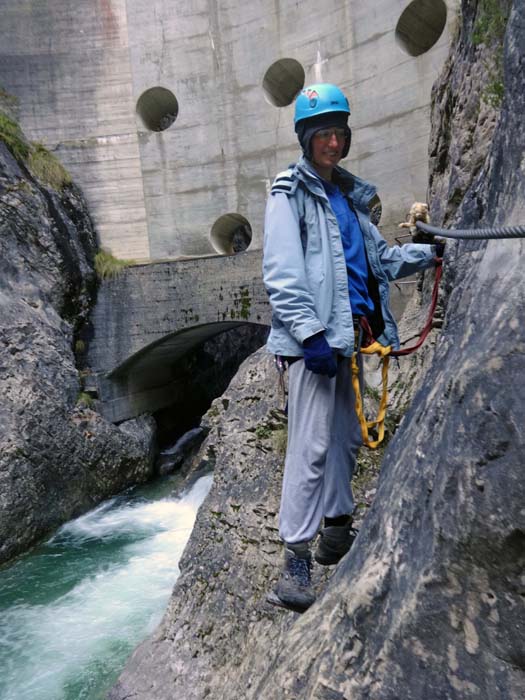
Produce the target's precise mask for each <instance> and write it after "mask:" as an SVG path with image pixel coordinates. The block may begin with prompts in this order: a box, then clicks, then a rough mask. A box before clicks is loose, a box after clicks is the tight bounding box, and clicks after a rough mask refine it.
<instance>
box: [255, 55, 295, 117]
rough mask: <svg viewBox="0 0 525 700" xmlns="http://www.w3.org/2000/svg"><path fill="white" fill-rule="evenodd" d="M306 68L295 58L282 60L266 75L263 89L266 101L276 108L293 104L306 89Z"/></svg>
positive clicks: (273, 64)
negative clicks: (304, 88)
mask: <svg viewBox="0 0 525 700" xmlns="http://www.w3.org/2000/svg"><path fill="white" fill-rule="evenodd" d="M304 81H305V74H304V68H303V67H302V65H301V64H300V63H299V61H296V60H295V58H281V59H279V60H278V61H275V63H272V65H271V66H270V67H269V68H268V70H267V71H266V73H265V74H264V78H263V82H262V88H263V90H264V95H265V97H266V100H267V101H268V102H269V103H270V104H272V105H274V106H275V107H286V105H289V104H291V103H292V102H293V101H294V100H295V98H296V97H297V95H298V94H299V93H300V92H301V90H302V89H303V87H304Z"/></svg>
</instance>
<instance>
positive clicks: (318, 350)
mask: <svg viewBox="0 0 525 700" xmlns="http://www.w3.org/2000/svg"><path fill="white" fill-rule="evenodd" d="M303 350H304V364H305V366H306V369H309V370H310V372H314V373H315V374H326V375H328V377H330V378H332V377H335V375H336V374H337V361H336V359H335V357H334V351H333V350H332V348H331V347H330V346H329V345H328V343H327V342H326V338H325V337H324V332H323V331H321V332H320V333H316V334H315V335H312V336H310V337H309V338H306V340H305V341H304V342H303Z"/></svg>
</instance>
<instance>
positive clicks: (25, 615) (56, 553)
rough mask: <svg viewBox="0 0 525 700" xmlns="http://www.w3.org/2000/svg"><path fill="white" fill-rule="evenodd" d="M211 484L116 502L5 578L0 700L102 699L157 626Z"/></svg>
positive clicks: (72, 526)
mask: <svg viewBox="0 0 525 700" xmlns="http://www.w3.org/2000/svg"><path fill="white" fill-rule="evenodd" d="M211 482H212V476H211V475H207V476H204V477H202V478H200V479H199V480H198V481H197V482H196V483H195V484H194V485H193V487H192V488H191V489H190V490H189V491H188V492H187V493H185V494H182V495H181V496H179V497H174V496H170V497H163V498H160V500H157V501H150V500H145V499H144V498H143V497H141V496H140V495H135V496H134V497H133V498H131V499H129V500H128V499H112V500H111V501H108V502H106V503H104V504H102V505H101V506H99V507H98V508H96V509H94V510H93V511H91V512H90V513H87V514H86V515H84V516H82V517H80V518H77V519H76V520H74V521H71V522H70V523H68V524H67V525H65V526H63V527H62V528H61V529H60V530H59V531H58V532H57V534H56V535H55V536H54V537H53V538H52V539H51V540H49V541H48V542H47V543H46V544H45V545H43V546H42V547H39V548H38V550H36V551H35V552H34V553H33V554H31V555H28V556H26V557H23V558H21V559H19V560H18V561H17V562H15V563H14V564H13V565H12V566H11V567H9V568H7V569H4V570H2V571H0V669H1V672H0V698H1V699H2V700H84V699H85V700H99V699H100V700H101V699H102V698H104V697H105V694H106V692H107V690H108V687H109V686H110V685H111V684H112V682H113V681H114V680H115V679H116V677H117V675H118V673H119V672H120V670H121V669H122V667H123V665H124V663H125V660H126V658H127V656H128V655H129V654H130V653H131V651H132V650H133V648H134V647H135V646H136V645H137V644H138V643H140V641H141V640H142V639H144V638H145V637H146V636H147V635H148V634H149V633H151V632H152V631H153V629H154V628H155V627H156V625H157V624H158V622H159V621H160V618H161V617H162V613H163V612H164V609H165V607H166V605H167V602H168V599H169V596H170V593H171V590H172V588H173V584H174V583H175V581H176V579H177V577H178V575H179V569H178V562H179V559H180V557H181V554H182V551H183V549H184V547H185V545H186V542H187V540H188V538H189V536H190V533H191V530H192V528H193V524H194V521H195V516H196V513H197V510H198V507H199V505H200V504H201V503H202V501H203V500H204V498H205V497H206V494H207V493H208V491H209V488H210V486H211Z"/></svg>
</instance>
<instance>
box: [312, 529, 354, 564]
mask: <svg viewBox="0 0 525 700" xmlns="http://www.w3.org/2000/svg"><path fill="white" fill-rule="evenodd" d="M356 536H357V530H355V529H354V528H353V527H352V522H351V521H350V522H349V523H347V524H346V525H331V526H330V527H323V529H322V530H321V532H320V533H319V543H318V545H317V549H316V550H315V554H314V557H315V561H316V562H317V563H318V564H322V566H332V565H333V564H337V562H338V561H339V560H340V559H342V558H343V557H344V555H345V554H346V553H347V552H348V550H349V549H350V547H351V546H352V543H353V541H354V540H355V538H356Z"/></svg>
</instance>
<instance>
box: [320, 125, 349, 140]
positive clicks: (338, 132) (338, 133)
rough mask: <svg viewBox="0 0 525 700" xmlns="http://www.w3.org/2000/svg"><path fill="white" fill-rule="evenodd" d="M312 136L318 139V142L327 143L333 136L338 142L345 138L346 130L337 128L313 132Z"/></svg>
mask: <svg viewBox="0 0 525 700" xmlns="http://www.w3.org/2000/svg"><path fill="white" fill-rule="evenodd" d="M314 136H315V138H316V139H319V141H329V140H330V139H331V138H332V136H335V138H336V139H337V140H338V141H342V140H343V139H345V138H346V129H343V128H337V127H334V128H332V129H320V130H319V131H316V132H315V134H314Z"/></svg>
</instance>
